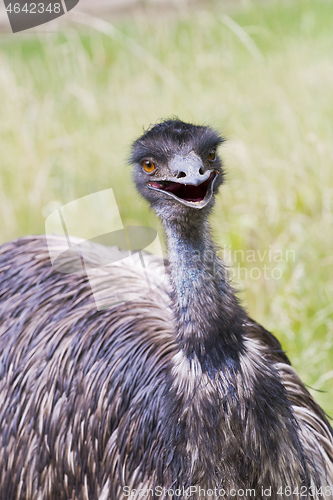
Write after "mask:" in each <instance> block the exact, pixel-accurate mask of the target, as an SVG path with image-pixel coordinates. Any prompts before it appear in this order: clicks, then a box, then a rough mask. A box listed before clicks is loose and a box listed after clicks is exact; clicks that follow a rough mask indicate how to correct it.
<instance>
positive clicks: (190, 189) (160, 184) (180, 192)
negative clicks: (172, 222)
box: [147, 151, 218, 209]
mask: <svg viewBox="0 0 333 500" xmlns="http://www.w3.org/2000/svg"><path fill="white" fill-rule="evenodd" d="M169 169H170V171H171V172H172V174H174V175H171V176H168V177H162V178H159V179H154V180H151V181H150V182H148V184H147V185H148V187H149V188H150V189H153V190H154V191H163V192H164V193H166V194H167V195H168V196H170V197H171V198H174V199H175V200H177V201H179V202H180V203H182V204H183V205H186V206H187V207H192V208H199V209H200V208H203V207H205V206H206V205H207V204H208V203H209V202H210V200H211V198H212V196H213V186H214V183H215V180H216V178H217V176H218V172H217V171H216V170H206V171H204V165H203V163H202V160H201V158H200V157H199V156H197V155H196V154H195V153H194V152H193V151H191V153H189V154H188V155H187V156H185V157H184V156H180V155H176V156H175V157H174V158H173V159H172V160H171V162H170V163H169Z"/></svg>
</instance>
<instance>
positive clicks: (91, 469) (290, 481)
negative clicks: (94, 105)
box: [0, 119, 333, 500]
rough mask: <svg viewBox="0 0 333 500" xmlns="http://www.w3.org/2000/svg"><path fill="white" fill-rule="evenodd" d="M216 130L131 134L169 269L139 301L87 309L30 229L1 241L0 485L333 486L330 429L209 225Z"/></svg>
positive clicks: (22, 488)
mask: <svg viewBox="0 0 333 500" xmlns="http://www.w3.org/2000/svg"><path fill="white" fill-rule="evenodd" d="M221 142H222V138H221V137H220V136H219V134H218V133H216V132H215V131H214V130H212V129H211V128H209V127H206V126H198V125H192V124H188V123H184V122H182V121H180V120H176V119H175V120H167V121H164V122H161V123H158V124H156V125H154V126H152V127H151V128H150V129H148V130H147V131H146V132H145V133H144V134H143V135H142V136H141V137H140V138H139V139H137V140H136V141H135V142H134V144H133V146H132V153H131V163H132V164H133V173H134V180H135V183H136V186H137V189H138V191H139V192H140V193H141V195H142V196H143V197H144V198H145V199H146V200H147V201H148V202H149V204H150V206H151V207H152V208H153V209H154V210H155V212H156V214H157V215H158V216H159V217H160V218H161V220H162V223H163V226H164V229H165V233H166V236H167V244H168V255H169V262H168V281H166V282H163V284H162V285H161V286H157V287H155V288H154V289H153V290H152V291H151V292H150V293H148V294H146V295H145V296H143V297H142V298H140V299H137V300H135V301H132V302H131V303H127V304H126V303H123V304H118V305H114V306H112V307H110V308H108V309H104V310H102V311H98V310H97V309H96V306H95V302H94V300H93V297H92V292H91V288H90V285H89V282H88V279H87V276H86V274H85V272H84V271H82V272H79V273H76V274H61V273H59V272H57V271H56V270H55V269H54V268H53V267H52V265H51V263H50V259H49V254H48V250H47V245H46V241H45V237H43V236H32V237H27V238H22V239H18V240H16V241H13V242H10V243H6V244H4V245H3V246H2V247H1V249H0V353H1V354H0V356H1V357H0V359H1V362H0V498H1V499H6V500H14V499H16V500H20V499H22V500H23V499H24V500H37V499H38V500H46V499H48V500H51V499H52V500H68V499H76V500H81V499H84V500H88V499H90V500H91V499H93V500H95V499H99V500H108V499H110V500H119V499H125V498H136V499H138V498H143V496H142V495H146V498H170V499H171V498H173V499H179V498H182V499H185V498H191V499H199V498H200V499H202V498H209V499H218V498H220V499H221V498H225V499H231V498H243V497H246V496H247V497H248V496H250V497H251V498H256V499H266V498H267V499H268V498H269V499H273V500H280V499H287V498H288V499H296V498H297V499H298V498H300V497H303V498H323V499H326V500H328V499H331V498H332V495H333V433H332V428H331V426H330V424H329V422H328V420H327V418H326V416H325V414H324V412H323V411H322V409H321V408H320V407H319V406H318V404H317V403H316V402H315V401H314V399H313V398H312V396H311V395H310V394H309V392H308V391H307V389H306V388H305V387H304V385H303V383H302V382H301V381H300V379H299V378H298V376H297V374H296V373H295V371H294V369H293V368H292V367H291V365H290V362H289V360H288V358H287V356H286V354H285V353H284V352H283V350H282V348H281V345H280V344H279V342H278V340H277V339H276V338H275V337H274V336H273V335H272V334H271V333H269V332H268V331H267V330H265V329H264V328H263V327H262V326H260V325H259V324H257V323H256V322H255V321H253V320H252V319H251V318H250V317H249V316H248V315H247V313H246V312H245V310H244V309H243V308H242V307H241V305H240V304H239V302H238V300H237V298H236V296H235V293H234V291H233V288H232V286H231V285H230V282H229V280H228V274H227V270H226V268H225V266H224V265H223V263H222V261H221V260H220V259H219V258H218V256H217V254H216V250H215V246H214V243H213V242H212V239H211V236H210V229H209V224H208V216H209V214H210V212H211V210H212V207H213V205H214V199H215V196H216V195H217V193H218V189H219V187H220V186H221V184H222V182H223V174H224V171H223V167H222V163H221V160H220V158H219V155H218V152H217V148H218V146H219V145H220V144H221ZM53 243H54V245H55V246H58V247H61V246H63V247H64V248H65V243H66V242H64V241H63V239H62V238H61V237H57V236H54V238H53ZM91 248H92V250H91V259H92V260H94V259H98V254H99V247H98V245H95V246H94V245H92V247H91ZM107 251H111V250H107ZM151 258H152V259H154V258H153V257H151ZM155 260H156V259H155ZM155 264H156V265H155V273H156V276H158V275H159V273H160V271H161V269H162V267H163V263H162V262H160V261H157V260H156V262H155ZM112 269H113V270H112ZM128 280H130V283H131V286H132V287H134V288H135V287H137V289H140V286H141V284H142V283H141V281H140V280H142V277H141V276H139V275H138V274H137V273H136V271H135V269H131V268H129V267H128V266H127V267H125V266H123V265H122V264H121V263H119V265H118V266H116V268H112V267H111V268H110V275H109V276H108V280H107V281H108V286H109V287H111V288H112V287H113V288H114V289H119V288H121V287H122V286H123V285H124V284H125V283H126V282H127V281H128Z"/></svg>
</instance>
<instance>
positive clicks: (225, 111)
mask: <svg viewBox="0 0 333 500" xmlns="http://www.w3.org/2000/svg"><path fill="white" fill-rule="evenodd" d="M205 5H206V7H205V8H203V7H202V8H199V9H192V10H191V11H189V12H187V13H185V14H184V15H182V16H181V17H180V16H179V17H175V16H173V15H171V16H166V17H165V18H164V19H162V17H161V16H158V17H156V16H153V15H152V14H147V15H145V16H143V15H137V16H136V17H131V18H129V19H122V20H118V21H117V22H116V24H115V25H114V26H115V29H114V30H112V28H110V27H107V26H106V25H105V24H102V25H100V26H99V27H98V28H99V29H102V30H107V32H108V33H109V35H106V34H103V33H101V32H100V31H98V30H97V29H95V28H84V27H82V26H80V25H77V27H72V28H67V29H66V30H64V31H63V32H61V33H54V34H43V35H42V34H40V35H38V36H37V35H26V36H24V35H22V34H21V35H2V36H1V37H0V100H1V105H0V137H1V139H0V148H1V176H0V190H1V197H0V239H1V241H6V240H9V239H12V238H16V237H18V236H23V235H25V234H31V233H42V232H43V231H44V221H45V217H46V216H47V215H48V214H49V213H50V212H51V211H52V209H54V208H56V207H57V206H59V205H61V204H65V203H67V202H69V201H71V200H74V199H76V198H78V197H81V196H84V195H87V194H89V193H93V192H96V191H99V190H101V189H106V188H109V187H112V188H113V189H114V192H115V195H116V198H117V201H118V204H119V208H120V212H121V215H122V218H123V221H124V223H125V224H126V225H128V224H132V223H133V224H146V225H150V226H154V227H159V226H158V225H157V226H156V224H157V222H156V219H155V216H154V214H153V213H149V212H148V208H147V206H146V204H145V203H144V202H143V201H142V200H141V199H140V198H139V197H138V195H137V194H136V193H135V190H134V188H133V186H132V184H131V172H130V168H129V167H128V166H127V165H126V157H127V155H128V146H129V144H130V143H131V141H132V140H133V139H135V138H136V137H137V136H138V135H139V134H140V133H141V132H142V129H143V127H147V126H148V125H149V124H151V123H154V122H156V121H157V120H158V119H159V118H162V117H169V116H173V115H178V116H179V117H180V118H182V119H183V120H190V121H194V122H196V123H209V124H211V125H213V126H214V127H216V128H217V129H219V130H221V131H222V132H223V133H224V134H225V136H226V138H227V139H228V140H227V142H226V143H225V145H224V146H223V147H222V148H221V153H222V155H223V158H224V162H225V167H226V170H227V179H228V182H227V183H226V185H225V186H224V187H223V188H222V190H221V195H220V197H219V199H218V201H217V205H216V209H215V213H214V216H213V219H212V223H213V224H212V225H213V229H214V234H215V239H216V241H217V242H218V244H219V245H220V246H221V247H224V248H225V255H226V257H229V256H230V255H229V254H230V253H231V254H232V253H233V252H234V251H238V253H237V254H236V258H235V259H233V260H234V262H233V264H234V267H235V268H236V269H237V266H238V264H239V266H240V267H241V268H242V270H241V272H240V276H238V278H239V279H238V278H237V277H236V285H237V287H238V288H239V289H240V295H241V297H242V299H243V300H244V301H245V303H246V305H247V308H248V310H249V312H250V314H251V315H252V316H253V317H254V318H255V319H256V320H257V321H259V322H261V323H262V324H263V325H264V326H265V327H266V328H268V329H270V330H271V331H273V332H274V333H275V334H276V335H277V336H278V338H279V339H280V341H281V342H282V345H283V347H284V349H285V350H286V351H287V352H288V355H289V356H290V358H291V360H292V362H293V365H294V366H295V368H296V369H297V371H298V373H299V374H300V376H301V378H302V379H303V380H304V381H305V382H306V383H307V384H309V385H310V386H312V387H315V388H316V389H319V390H321V391H324V392H320V393H319V392H314V395H315V397H316V399H317V400H318V401H319V403H320V404H321V405H322V406H323V407H324V409H325V410H326V411H327V412H328V413H330V414H331V415H332V416H333V300H332V299H333V257H332V248H333V231H332V220H333V219H332V210H333V207H332V198H333V180H332V176H333V130H332V129H333V125H332V124H333V100H332V88H333V60H332V46H333V31H332V25H333V9H332V4H331V0H311V1H310V0H309V1H306V0H304V1H298V0H294V1H293V2H287V1H285V2H284V1H279V2H267V3H265V4H264V3H263V2H261V3H258V4H256V2H253V3H250V4H249V6H248V7H247V8H242V9H241V8H239V9H238V10H233V11H231V12H226V11H224V10H223V8H222V6H221V5H223V4H222V3H221V2H217V3H216V4H213V3H207V2H206V4H205ZM226 14H228V16H230V17H226ZM230 18H232V19H231V20H230ZM145 51H146V52H145ZM269 250H271V254H270V253H269ZM241 251H242V252H243V255H242V254H241ZM249 251H252V253H249ZM265 251H266V254H265ZM258 252H259V253H260V256H259V254H258ZM277 256H280V257H279V258H278V257H277ZM274 257H275V258H276V259H277V260H278V261H277V262H276V261H274ZM253 258H255V261H254V262H253V261H251V260H253ZM264 266H266V268H264ZM246 273H247V276H246ZM265 273H266V276H265ZM274 276H275V277H278V278H279V279H274Z"/></svg>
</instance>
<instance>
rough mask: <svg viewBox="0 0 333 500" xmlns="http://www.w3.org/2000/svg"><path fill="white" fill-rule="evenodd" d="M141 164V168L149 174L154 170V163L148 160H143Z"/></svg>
mask: <svg viewBox="0 0 333 500" xmlns="http://www.w3.org/2000/svg"><path fill="white" fill-rule="evenodd" d="M142 166H143V170H144V171H145V172H147V174H151V173H152V172H154V170H155V163H153V162H152V161H149V160H143V162H142Z"/></svg>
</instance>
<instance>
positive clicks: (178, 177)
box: [177, 172, 186, 179]
mask: <svg viewBox="0 0 333 500" xmlns="http://www.w3.org/2000/svg"><path fill="white" fill-rule="evenodd" d="M181 177H186V174H185V172H179V173H178V175H177V179H180V178H181Z"/></svg>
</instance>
